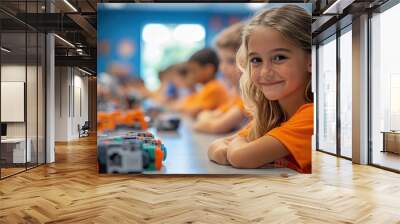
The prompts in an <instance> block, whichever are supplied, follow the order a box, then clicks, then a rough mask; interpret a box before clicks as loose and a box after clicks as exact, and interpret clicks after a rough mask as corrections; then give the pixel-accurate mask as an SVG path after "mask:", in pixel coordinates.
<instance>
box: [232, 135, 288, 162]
mask: <svg viewBox="0 0 400 224" xmlns="http://www.w3.org/2000/svg"><path fill="white" fill-rule="evenodd" d="M287 155H289V152H288V151H287V149H286V147H285V146H284V145H283V144H282V143H281V142H280V141H278V140H277V139H275V138H274V137H271V136H268V135H265V136H262V137H260V138H258V139H256V140H254V141H251V142H248V141H247V140H246V139H245V138H244V137H241V136H236V137H235V138H234V139H233V140H231V141H230V143H229V146H228V149H227V160H228V162H229V163H230V164H231V165H232V166H233V167H236V168H258V167H261V166H263V165H265V164H267V163H270V162H273V161H274V160H276V159H280V158H282V157H285V156H287Z"/></svg>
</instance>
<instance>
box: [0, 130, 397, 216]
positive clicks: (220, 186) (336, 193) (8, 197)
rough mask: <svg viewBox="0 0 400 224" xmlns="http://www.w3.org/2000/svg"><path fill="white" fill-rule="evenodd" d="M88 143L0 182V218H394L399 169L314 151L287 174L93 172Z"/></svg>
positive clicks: (64, 148)
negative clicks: (307, 166) (305, 171)
mask: <svg viewBox="0 0 400 224" xmlns="http://www.w3.org/2000/svg"><path fill="white" fill-rule="evenodd" d="M95 144H96V141H95V138H93V137H91V138H85V139H83V140H81V141H76V142H71V143H69V144H58V145H57V150H56V158H57V162H56V163H55V164H51V165H47V166H42V167H39V168H36V169H33V170H30V171H28V172H26V173H22V174H19V175H17V176H14V177H10V178H8V179H5V180H3V181H0V223H44V222H47V223H374V224H375V223H385V224H386V223H400V175H398V174H395V173H391V172H387V171H384V170H380V169H377V168H374V167H369V166H359V165H352V164H351V162H349V161H347V160H342V159H337V158H335V157H332V156H329V155H325V154H322V153H318V152H315V153H314V155H313V158H314V159H313V160H314V162H313V174H312V175H295V176H292V177H289V178H288V177H276V176H274V177H273V176H126V175H121V176H99V175H98V174H97V170H96V149H95Z"/></svg>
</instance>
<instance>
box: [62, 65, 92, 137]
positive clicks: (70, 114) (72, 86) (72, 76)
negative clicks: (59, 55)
mask: <svg viewBox="0 0 400 224" xmlns="http://www.w3.org/2000/svg"><path fill="white" fill-rule="evenodd" d="M83 75H84V74H83V73H82V72H80V71H79V70H77V69H76V68H72V67H56V83H55V86H56V93H55V120H56V122H55V123H56V133H55V140H56V141H70V140H73V139H77V138H78V137H79V135H78V134H79V133H78V124H80V125H83V124H84V122H85V121H87V120H88V78H87V77H86V76H83ZM79 96H80V97H79ZM79 101H80V102H79ZM80 106H81V107H82V108H81V110H82V111H81V113H80V108H79V107H80Z"/></svg>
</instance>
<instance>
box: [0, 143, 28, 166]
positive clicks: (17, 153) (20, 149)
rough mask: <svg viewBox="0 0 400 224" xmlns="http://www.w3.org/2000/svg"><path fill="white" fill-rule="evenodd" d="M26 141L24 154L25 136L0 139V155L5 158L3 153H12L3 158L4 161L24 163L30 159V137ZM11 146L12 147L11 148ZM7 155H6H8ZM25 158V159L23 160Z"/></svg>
mask: <svg viewBox="0 0 400 224" xmlns="http://www.w3.org/2000/svg"><path fill="white" fill-rule="evenodd" d="M26 142H28V144H27V146H28V147H26V154H25V138H6V139H1V147H2V148H1V153H2V157H3V158H5V157H4V156H3V155H4V154H6V155H7V154H8V155H11V154H12V160H11V156H10V157H9V158H5V160H6V163H25V162H30V161H31V157H32V156H31V145H32V141H31V139H30V138H28V139H27V140H26ZM11 147H12V148H11ZM8 155H7V157H8ZM25 158H27V161H25Z"/></svg>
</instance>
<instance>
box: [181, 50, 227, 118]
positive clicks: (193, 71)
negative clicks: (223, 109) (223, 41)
mask: <svg viewBox="0 0 400 224" xmlns="http://www.w3.org/2000/svg"><path fill="white" fill-rule="evenodd" d="M218 64H219V60H218V56H217V54H216V53H215V52H214V51H213V50H212V49H209V48H205V49H202V50H200V51H197V52H196V53H194V54H193V55H192V56H191V57H190V58H189V60H188V62H187V68H188V72H189V76H190V77H193V80H194V83H195V84H200V85H201V89H200V90H198V91H197V92H196V93H195V94H193V95H191V96H188V97H187V99H186V100H185V102H184V103H183V104H182V105H181V107H180V108H178V111H181V112H183V113H184V114H187V115H190V116H192V117H195V116H197V114H198V113H200V112H201V111H204V110H212V109H216V108H217V107H219V106H221V105H222V104H223V103H224V102H226V101H227V100H228V92H227V90H226V88H225V86H224V85H223V84H222V83H221V82H220V81H218V80H217V79H216V74H217V71H218Z"/></svg>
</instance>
